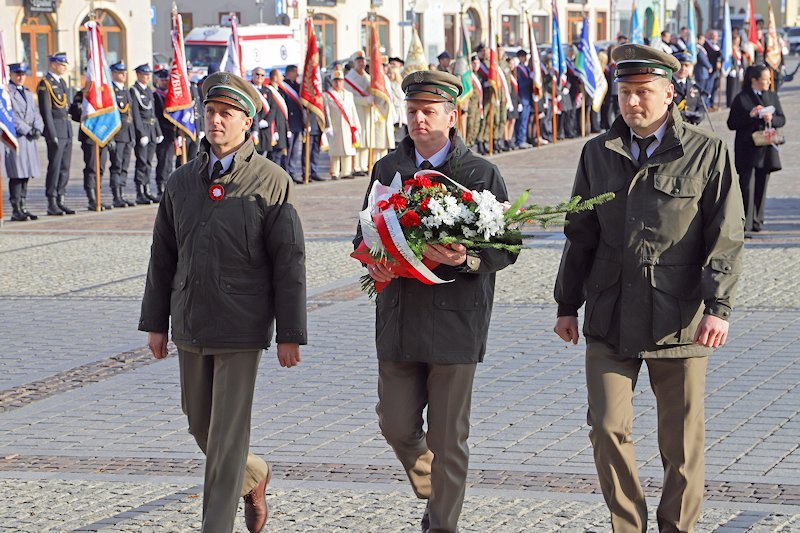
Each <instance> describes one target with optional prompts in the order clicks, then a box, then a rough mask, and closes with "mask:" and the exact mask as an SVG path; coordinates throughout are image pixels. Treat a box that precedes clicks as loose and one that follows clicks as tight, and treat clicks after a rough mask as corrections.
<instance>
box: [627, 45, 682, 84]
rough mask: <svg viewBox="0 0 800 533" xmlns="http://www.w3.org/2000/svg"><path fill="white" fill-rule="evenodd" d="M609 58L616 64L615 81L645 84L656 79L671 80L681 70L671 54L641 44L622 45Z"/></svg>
mask: <svg viewBox="0 0 800 533" xmlns="http://www.w3.org/2000/svg"><path fill="white" fill-rule="evenodd" d="M611 58H612V59H613V60H614V62H615V63H616V64H617V70H616V74H615V80H616V81H635V82H647V81H652V80H654V79H656V78H666V79H668V80H671V79H672V74H673V73H674V72H678V70H680V68H681V64H680V62H679V61H678V60H677V59H676V58H675V56H673V55H672V54H667V53H666V52H662V51H661V50H656V49H655V48H652V47H650V46H645V45H643V44H623V45H621V46H618V47H616V48H614V51H613V52H611Z"/></svg>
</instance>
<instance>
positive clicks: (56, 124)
mask: <svg viewBox="0 0 800 533" xmlns="http://www.w3.org/2000/svg"><path fill="white" fill-rule="evenodd" d="M48 59H49V60H50V63H51V64H52V63H61V64H67V54H65V53H64V52H58V53H56V54H53V55H51V56H49V58H48ZM36 94H37V95H38V98H39V113H40V114H41V115H42V120H43V121H44V131H43V132H42V133H43V134H44V139H45V142H46V143H47V161H48V163H47V174H46V177H45V188H46V194H47V214H48V215H58V214H67V215H74V214H75V211H73V210H72V209H70V208H69V207H67V206H66V204H65V203H64V195H65V194H66V191H67V183H69V165H70V162H71V160H72V125H71V124H70V123H69V115H68V111H69V95H68V94H67V84H66V82H65V81H64V80H63V79H62V78H61V77H60V76H58V75H57V74H55V73H53V72H52V70H51V71H48V73H47V74H45V76H44V78H42V79H41V81H40V82H39V85H38V86H37V88H36Z"/></svg>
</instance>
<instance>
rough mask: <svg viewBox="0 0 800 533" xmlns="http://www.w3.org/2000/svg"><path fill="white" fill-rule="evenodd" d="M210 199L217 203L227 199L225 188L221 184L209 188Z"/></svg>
mask: <svg viewBox="0 0 800 533" xmlns="http://www.w3.org/2000/svg"><path fill="white" fill-rule="evenodd" d="M208 197H209V198H211V199H212V200H214V201H215V202H219V201H220V200H222V199H223V198H225V187H223V186H222V185H220V184H219V183H215V184H214V185H212V186H211V187H209V188H208Z"/></svg>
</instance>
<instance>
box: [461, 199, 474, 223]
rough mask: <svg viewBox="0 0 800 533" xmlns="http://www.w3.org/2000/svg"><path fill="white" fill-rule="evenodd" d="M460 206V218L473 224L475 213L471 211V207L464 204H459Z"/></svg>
mask: <svg viewBox="0 0 800 533" xmlns="http://www.w3.org/2000/svg"><path fill="white" fill-rule="evenodd" d="M458 207H459V213H458V218H459V219H460V220H461V221H462V222H463V223H464V224H472V223H473V222H475V213H473V212H472V211H470V210H469V207H467V206H466V205H464V204H458Z"/></svg>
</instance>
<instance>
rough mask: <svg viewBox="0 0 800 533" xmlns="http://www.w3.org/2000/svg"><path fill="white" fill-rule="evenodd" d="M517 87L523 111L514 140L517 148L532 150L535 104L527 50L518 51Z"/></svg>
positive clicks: (518, 120) (516, 126) (515, 129)
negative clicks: (531, 122)
mask: <svg viewBox="0 0 800 533" xmlns="http://www.w3.org/2000/svg"><path fill="white" fill-rule="evenodd" d="M517 59H519V65H517V86H518V87H519V101H520V104H522V110H521V111H520V113H519V118H518V119H517V123H516V124H515V125H514V140H515V144H516V145H517V148H530V147H531V145H530V144H529V143H528V124H529V123H530V117H531V102H533V77H534V74H535V73H533V72H531V71H530V69H528V53H527V52H526V51H525V50H519V51H517Z"/></svg>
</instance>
